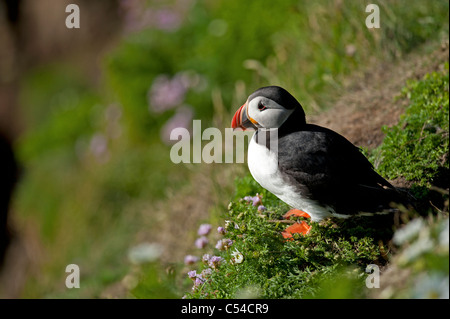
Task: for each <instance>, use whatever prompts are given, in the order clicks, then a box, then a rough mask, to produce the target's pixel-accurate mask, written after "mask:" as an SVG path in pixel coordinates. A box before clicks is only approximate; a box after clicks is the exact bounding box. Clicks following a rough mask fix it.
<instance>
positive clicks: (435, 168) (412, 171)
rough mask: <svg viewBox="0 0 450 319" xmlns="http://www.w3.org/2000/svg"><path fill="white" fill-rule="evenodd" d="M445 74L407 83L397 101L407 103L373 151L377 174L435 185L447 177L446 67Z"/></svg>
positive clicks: (434, 73) (439, 73) (432, 75)
mask: <svg viewBox="0 0 450 319" xmlns="http://www.w3.org/2000/svg"><path fill="white" fill-rule="evenodd" d="M445 68H446V69H445V71H442V72H433V73H431V74H427V75H426V76H425V77H424V78H423V79H422V80H419V81H410V82H409V83H408V84H407V86H406V87H405V88H404V89H403V90H402V93H401V95H400V98H403V99H407V100H408V107H407V108H406V110H405V114H404V115H402V116H401V118H400V121H399V122H398V124H397V125H395V126H394V127H392V128H388V127H384V128H383V131H384V132H385V133H386V137H385V139H384V141H383V144H382V145H381V146H380V147H379V148H378V149H377V150H375V151H374V154H375V162H379V165H377V169H378V171H379V172H380V173H381V174H382V175H383V176H386V177H387V178H390V179H394V178H396V177H398V176H402V177H404V178H405V179H407V180H410V181H414V182H416V183H418V184H419V185H421V186H422V185H428V186H429V185H436V182H438V183H439V182H440V183H442V182H441V181H439V180H436V179H442V178H445V176H443V175H447V174H448V169H449V162H448V152H449V148H448V143H449V138H448V133H449V114H448V110H449V107H448V101H449V95H448V89H449V82H448V64H446V67H445Z"/></svg>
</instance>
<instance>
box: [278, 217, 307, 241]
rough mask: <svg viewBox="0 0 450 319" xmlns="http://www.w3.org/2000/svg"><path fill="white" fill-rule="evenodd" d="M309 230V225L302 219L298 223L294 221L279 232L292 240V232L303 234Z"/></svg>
mask: <svg viewBox="0 0 450 319" xmlns="http://www.w3.org/2000/svg"><path fill="white" fill-rule="evenodd" d="M310 230H311V226H310V225H308V224H307V223H306V222H305V221H303V220H302V221H301V222H300V223H295V224H293V225H291V226H289V227H288V228H286V229H285V230H284V232H282V233H281V234H282V235H283V237H284V238H285V239H288V240H292V237H293V235H294V234H302V235H303V236H305V235H307V234H308V233H309V231H310Z"/></svg>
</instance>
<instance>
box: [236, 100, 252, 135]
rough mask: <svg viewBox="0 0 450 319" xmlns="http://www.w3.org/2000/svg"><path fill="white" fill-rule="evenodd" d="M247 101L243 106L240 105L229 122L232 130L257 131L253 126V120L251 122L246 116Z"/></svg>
mask: <svg viewBox="0 0 450 319" xmlns="http://www.w3.org/2000/svg"><path fill="white" fill-rule="evenodd" d="M247 107H248V101H247V102H245V104H244V105H242V106H241V107H240V108H239V109H238V110H237V111H236V113H234V116H233V120H232V121H231V127H232V128H233V129H237V128H241V129H242V130H244V131H245V130H246V129H248V128H253V129H255V130H256V129H257V127H256V126H255V124H254V120H252V119H251V118H250V117H249V116H248V113H247V112H248V110H247Z"/></svg>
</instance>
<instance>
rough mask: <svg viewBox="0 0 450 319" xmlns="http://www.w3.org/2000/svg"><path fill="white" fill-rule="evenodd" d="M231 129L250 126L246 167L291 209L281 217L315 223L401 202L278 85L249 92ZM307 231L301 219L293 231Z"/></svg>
mask: <svg viewBox="0 0 450 319" xmlns="http://www.w3.org/2000/svg"><path fill="white" fill-rule="evenodd" d="M231 127H232V128H233V130H236V129H242V130H248V129H253V130H255V133H254V134H253V137H252V139H251V140H250V143H249V146H248V156H247V160H248V168H249V170H250V173H251V175H252V176H253V178H254V179H255V180H256V181H257V182H258V183H259V184H260V185H261V186H262V187H263V188H265V189H266V190H268V191H269V192H271V193H273V194H274V195H275V196H277V197H278V198H279V199H281V200H282V201H283V202H285V203H287V204H288V205H289V206H291V207H293V209H292V210H290V211H289V212H288V213H287V214H286V215H285V216H284V217H288V216H292V215H296V216H302V217H306V218H311V220H312V221H313V222H319V221H321V220H323V219H324V218H327V217H338V218H349V217H352V216H372V215H375V214H387V213H390V212H393V211H395V210H397V208H396V206H395V204H393V203H399V202H401V201H402V196H401V194H400V192H399V191H398V190H397V189H396V188H395V187H394V186H392V185H391V184H390V183H389V182H388V181H387V180H385V179H384V178H383V177H381V176H380V175H379V174H378V173H377V172H376V171H375V169H374V167H373V165H372V164H371V163H370V162H369V160H368V159H367V158H366V157H365V156H364V155H363V153H362V152H361V150H360V148H358V147H356V146H355V145H353V144H352V143H351V142H350V141H348V140H347V139H346V138H345V137H344V136H342V135H340V134H338V133H337V132H335V131H333V130H331V129H328V128H325V127H321V126H318V125H314V124H309V123H307V122H306V116H305V112H304V110H303V107H302V106H301V104H300V103H299V102H298V101H297V100H296V99H295V98H294V97H293V96H292V95H291V94H290V93H289V92H288V91H287V90H285V89H284V88H282V87H279V86H267V87H262V88H259V89H258V90H256V91H255V92H253V93H252V94H251V95H250V96H249V97H248V99H247V101H246V102H245V103H244V105H242V106H241V107H240V108H239V109H238V110H237V111H236V113H235V114H234V116H233V119H232V122H231ZM274 133H276V134H274ZM271 139H272V140H271ZM274 142H276V144H273V143H274ZM273 145H276V146H277V147H273ZM298 226H299V225H296V228H298ZM309 230H310V227H308V226H307V225H306V223H304V222H303V225H302V227H301V229H300V230H299V231H297V232H299V233H302V234H304V235H305V234H307V233H308V232H309Z"/></svg>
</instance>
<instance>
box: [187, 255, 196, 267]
mask: <svg viewBox="0 0 450 319" xmlns="http://www.w3.org/2000/svg"><path fill="white" fill-rule="evenodd" d="M198 260H199V258H198V257H196V256H192V255H187V256H186V257H184V263H185V264H186V265H192V264H195V263H196V262H197V261H198Z"/></svg>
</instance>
